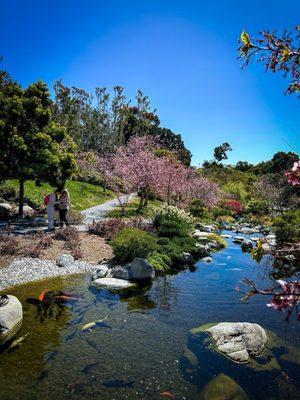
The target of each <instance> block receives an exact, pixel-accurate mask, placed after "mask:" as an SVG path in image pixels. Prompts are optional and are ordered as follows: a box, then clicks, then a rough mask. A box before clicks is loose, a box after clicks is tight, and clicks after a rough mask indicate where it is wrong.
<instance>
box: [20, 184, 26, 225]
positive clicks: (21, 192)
mask: <svg viewBox="0 0 300 400" xmlns="http://www.w3.org/2000/svg"><path fill="white" fill-rule="evenodd" d="M24 192H25V181H24V180H23V179H19V217H21V218H23V206H24Z"/></svg>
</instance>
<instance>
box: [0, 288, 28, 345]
mask: <svg viewBox="0 0 300 400" xmlns="http://www.w3.org/2000/svg"><path fill="white" fill-rule="evenodd" d="M7 297H8V300H9V301H8V302H7V304H5V305H4V306H2V307H0V345H2V344H4V343H5V342H7V341H8V340H10V339H12V338H13V337H14V336H15V334H16V333H17V332H18V330H19V329H20V328H21V325H22V320H23V308H22V304H21V303H20V301H19V300H18V299H17V298H16V297H15V296H10V295H8V296H7Z"/></svg>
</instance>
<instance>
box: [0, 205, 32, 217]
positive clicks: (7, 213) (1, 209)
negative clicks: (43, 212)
mask: <svg viewBox="0 0 300 400" xmlns="http://www.w3.org/2000/svg"><path fill="white" fill-rule="evenodd" d="M34 214H35V210H34V209H33V208H31V207H29V206H27V205H24V207H23V215H24V217H33V215H34ZM16 215H18V208H17V207H16V206H12V205H11V204H9V203H0V217H1V218H9V217H14V216H16Z"/></svg>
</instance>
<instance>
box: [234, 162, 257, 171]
mask: <svg viewBox="0 0 300 400" xmlns="http://www.w3.org/2000/svg"><path fill="white" fill-rule="evenodd" d="M253 167H254V166H253V164H250V163H248V161H238V162H237V163H236V166H235V168H236V169H237V170H238V171H241V172H252V171H253Z"/></svg>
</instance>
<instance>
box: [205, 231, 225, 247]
mask: <svg viewBox="0 0 300 400" xmlns="http://www.w3.org/2000/svg"><path fill="white" fill-rule="evenodd" d="M208 238H209V239H210V241H212V240H215V241H216V242H217V243H218V244H219V246H220V248H224V247H226V246H227V242H226V240H225V239H224V238H222V237H221V236H220V235H218V234H217V233H209V234H208Z"/></svg>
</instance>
